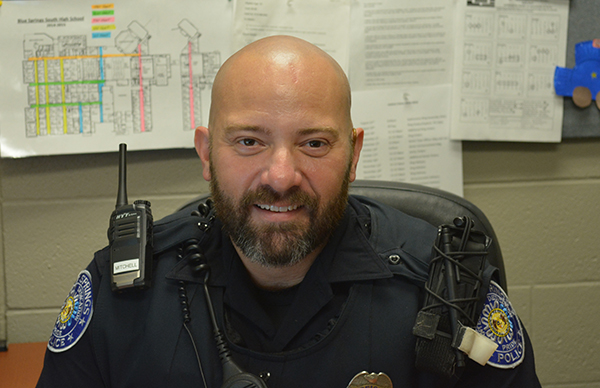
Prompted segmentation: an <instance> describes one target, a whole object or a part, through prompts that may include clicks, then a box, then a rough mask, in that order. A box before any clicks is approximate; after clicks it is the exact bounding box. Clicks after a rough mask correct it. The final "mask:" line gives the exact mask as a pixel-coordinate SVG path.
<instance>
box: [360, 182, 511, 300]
mask: <svg viewBox="0 0 600 388" xmlns="http://www.w3.org/2000/svg"><path fill="white" fill-rule="evenodd" d="M350 194H354V195H361V196H364V197H369V198H372V199H374V200H376V201H379V202H382V203H384V204H386V205H389V206H392V207H394V208H396V209H398V210H400V211H402V212H404V213H406V214H408V215H411V216H413V217H416V218H420V219H422V220H425V221H427V222H428V223H430V224H431V225H433V226H435V227H438V226H440V225H443V224H452V222H453V220H454V218H456V217H461V216H469V217H471V218H472V219H473V221H474V222H475V226H474V229H476V230H479V231H481V232H483V233H485V234H486V235H487V236H488V237H490V238H491V239H492V245H491V246H490V249H489V251H488V255H487V259H488V260H489V262H490V264H492V265H493V266H494V267H496V268H498V283H499V284H500V286H501V287H502V288H503V289H504V290H506V274H505V271H504V261H503V260H502V252H501V251H500V244H499V243H498V239H497V237H496V234H495V233H494V229H493V228H492V225H491V224H490V222H489V220H488V219H487V217H486V216H485V214H483V212H482V211H481V210H480V209H479V208H478V207H477V206H475V205H473V204H472V203H471V202H469V201H467V200H466V199H464V198H462V197H459V196H458V195H455V194H452V193H449V192H447V191H443V190H439V189H434V188H431V187H426V186H421V185H416V184H410V183H403V182H387V181H372V180H360V179H359V180H356V181H354V182H353V183H352V184H351V186H350Z"/></svg>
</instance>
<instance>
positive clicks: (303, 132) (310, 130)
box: [299, 127, 340, 140]
mask: <svg viewBox="0 0 600 388" xmlns="http://www.w3.org/2000/svg"><path fill="white" fill-rule="evenodd" d="M318 133H326V134H328V135H330V136H332V137H333V138H334V139H335V140H337V139H339V137H340V131H339V130H337V129H335V128H331V127H317V128H306V129H301V130H300V131H299V134H300V135H302V136H308V135H314V134H318Z"/></svg>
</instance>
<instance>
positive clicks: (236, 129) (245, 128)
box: [224, 125, 271, 134]
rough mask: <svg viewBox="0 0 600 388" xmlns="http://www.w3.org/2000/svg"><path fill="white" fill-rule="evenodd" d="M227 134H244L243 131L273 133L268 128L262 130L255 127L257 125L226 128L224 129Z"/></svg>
mask: <svg viewBox="0 0 600 388" xmlns="http://www.w3.org/2000/svg"><path fill="white" fill-rule="evenodd" d="M224 131H225V133H233V132H242V131H248V132H260V133H266V134H268V133H271V131H269V130H268V129H266V128H262V127H259V126H255V125H231V126H229V127H226V128H225V129H224Z"/></svg>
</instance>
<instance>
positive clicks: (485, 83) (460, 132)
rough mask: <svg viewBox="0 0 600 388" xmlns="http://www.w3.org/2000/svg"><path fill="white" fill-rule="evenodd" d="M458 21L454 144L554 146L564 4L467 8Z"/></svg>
mask: <svg viewBox="0 0 600 388" xmlns="http://www.w3.org/2000/svg"><path fill="white" fill-rule="evenodd" d="M459 7H460V9H459V12H458V13H457V15H458V21H457V23H456V25H457V31H456V33H457V40H456V41H457V42H459V43H458V44H457V45H456V54H455V71H454V93H453V108H452V111H453V119H452V132H451V136H452V138H453V139H464V140H499V141H534V142H535V141H539V142H559V141H560V140H561V129H562V117H563V99H562V97H559V96H556V95H555V93H554V87H553V78H554V70H555V67H556V66H564V63H565V57H566V45H567V23H568V12H569V1H568V0H553V1H547V0H530V1H519V0H467V1H462V2H460V5H459Z"/></svg>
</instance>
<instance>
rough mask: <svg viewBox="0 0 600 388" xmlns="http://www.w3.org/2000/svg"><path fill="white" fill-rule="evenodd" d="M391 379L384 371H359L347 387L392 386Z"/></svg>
mask: <svg viewBox="0 0 600 388" xmlns="http://www.w3.org/2000/svg"><path fill="white" fill-rule="evenodd" d="M392 387H393V385H392V380H390V377H389V376H388V375H386V374H385V373H367V372H360V373H359V374H357V375H356V376H354V378H353V379H352V381H350V384H348V387H347V388H392Z"/></svg>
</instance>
